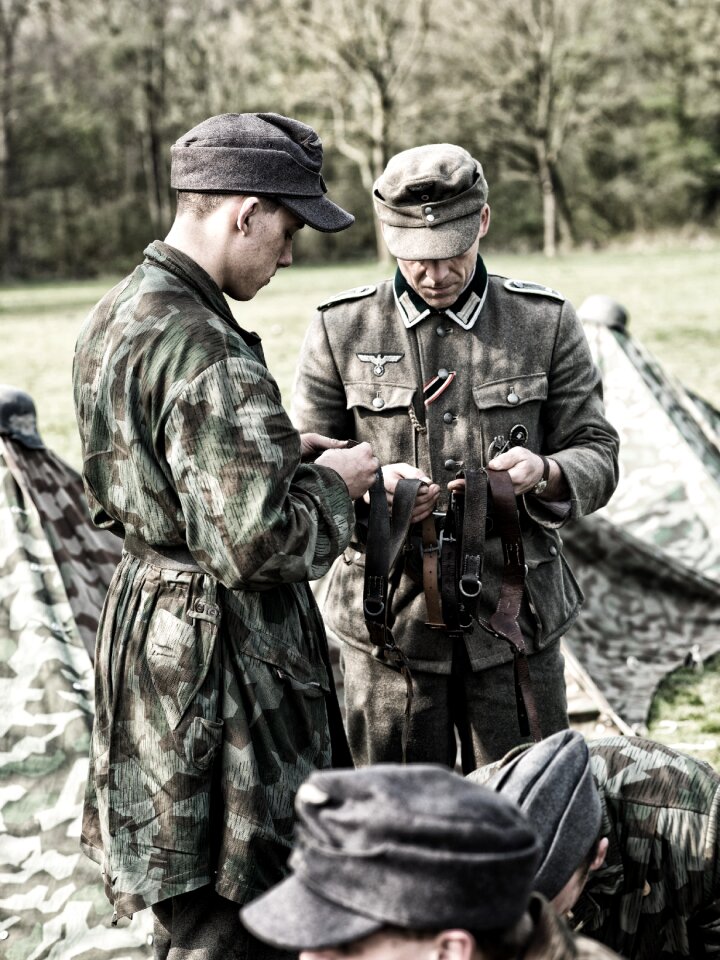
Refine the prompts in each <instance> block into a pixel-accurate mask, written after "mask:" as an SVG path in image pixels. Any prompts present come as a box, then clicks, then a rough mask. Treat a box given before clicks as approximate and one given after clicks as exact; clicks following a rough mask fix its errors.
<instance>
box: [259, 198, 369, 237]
mask: <svg viewBox="0 0 720 960" xmlns="http://www.w3.org/2000/svg"><path fill="white" fill-rule="evenodd" d="M278 200H279V201H280V203H282V205H283V206H284V207H287V208H288V210H292V212H293V213H294V214H296V215H297V216H298V217H300V219H301V220H302V222H303V223H306V224H307V225H308V226H309V227H312V228H313V230H320V231H321V232H322V233H338V232H339V231H340V230H347V228H348V227H351V226H352V225H353V223H355V217H354V216H353V215H352V214H351V213H348V212H347V210H343V208H342V207H339V206H338V205H337V204H336V203H333V202H332V200H328V198H327V197H325V196H320V197H285V196H279V197H278Z"/></svg>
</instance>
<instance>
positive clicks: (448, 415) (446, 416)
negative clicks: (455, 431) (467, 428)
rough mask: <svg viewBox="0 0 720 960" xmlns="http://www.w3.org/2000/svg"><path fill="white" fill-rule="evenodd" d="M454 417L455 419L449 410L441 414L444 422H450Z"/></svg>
mask: <svg viewBox="0 0 720 960" xmlns="http://www.w3.org/2000/svg"><path fill="white" fill-rule="evenodd" d="M454 419H455V417H454V415H453V414H452V413H450V411H449V410H448V412H447V413H444V414H443V420H444V421H445V423H452V422H453V420H454Z"/></svg>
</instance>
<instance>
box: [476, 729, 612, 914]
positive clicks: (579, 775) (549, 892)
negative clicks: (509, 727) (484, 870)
mask: <svg viewBox="0 0 720 960" xmlns="http://www.w3.org/2000/svg"><path fill="white" fill-rule="evenodd" d="M471 776H472V774H471ZM487 785H488V787H490V788H491V789H493V790H497V791H498V792H499V793H502V794H504V795H505V796H506V797H508V798H509V799H510V800H513V801H514V802H515V803H516V804H517V805H518V806H519V807H520V809H521V810H522V811H523V813H525V814H527V817H528V820H529V821H530V822H531V823H532V825H533V826H534V827H535V828H536V829H537V831H538V833H539V834H540V841H541V843H542V857H541V860H540V865H539V866H538V869H537V875H536V877H535V885H534V887H533V889H534V890H537V891H538V892H539V893H542V894H543V896H545V897H547V898H548V900H552V898H553V897H555V896H557V894H558V893H559V892H560V891H561V890H562V888H563V887H564V886H565V884H566V883H567V882H568V880H569V879H570V877H571V876H572V875H573V873H574V872H575V870H577V868H578V867H579V866H580V864H581V863H582V861H583V857H584V856H585V855H586V854H587V853H588V851H589V850H590V848H591V847H592V845H593V844H594V843H595V842H596V840H597V839H598V832H599V830H600V822H601V816H602V811H601V805H600V793H599V791H598V788H597V786H596V785H595V781H594V780H593V775H592V769H591V766H590V751H589V750H588V745H587V743H586V742H585V740H584V738H583V736H582V734H580V733H578V732H577V731H576V730H561V731H560V732H559V733H555V734H553V735H552V736H551V737H547V738H546V739H545V740H541V741H540V743H537V744H535V745H534V746H532V747H530V748H529V749H527V750H523V751H522V752H518V754H517V756H515V757H513V759H511V760H510V761H509V762H508V763H507V764H504V765H503V766H502V767H501V769H500V770H499V772H498V773H496V774H495V776H493V777H492V778H491V779H490V780H488V781H487Z"/></svg>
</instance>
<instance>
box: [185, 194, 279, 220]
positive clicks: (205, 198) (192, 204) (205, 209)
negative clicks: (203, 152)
mask: <svg viewBox="0 0 720 960" xmlns="http://www.w3.org/2000/svg"><path fill="white" fill-rule="evenodd" d="M231 196H237V194H232V193H216V192H210V191H205V192H202V193H201V192H199V191H195V190H178V191H177V213H178V215H180V216H181V215H184V214H190V215H191V216H193V217H194V218H195V219H196V220H204V219H205V218H206V217H209V216H210V214H211V213H214V211H215V210H217V208H218V207H219V206H221V205H222V204H223V203H224V202H225V200H227V198H228V197H231ZM260 200H261V201H262V205H263V207H264V209H265V210H267V211H268V212H270V213H273V212H274V211H275V210H277V208H278V207H279V206H280V201H279V200H277V199H276V198H275V197H270V196H261V197H260Z"/></svg>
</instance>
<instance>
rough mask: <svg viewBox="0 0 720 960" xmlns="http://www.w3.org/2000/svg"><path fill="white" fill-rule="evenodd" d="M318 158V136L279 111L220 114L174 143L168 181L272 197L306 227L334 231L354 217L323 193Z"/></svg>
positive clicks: (320, 158) (211, 190) (198, 188)
mask: <svg viewBox="0 0 720 960" xmlns="http://www.w3.org/2000/svg"><path fill="white" fill-rule="evenodd" d="M322 161H323V148H322V141H321V140H320V137H319V136H318V135H317V133H316V132H315V131H314V130H313V128H312V127H308V126H307V124H304V123H301V122H300V121H299V120H293V119H292V118H291V117H283V116H281V115H280V114H278V113H223V114H220V115H218V116H216V117H210V118H209V119H208V120H203V122H202V123H199V124H198V125H197V126H196V127H193V128H192V130H189V131H188V132H187V133H186V134H184V135H183V136H182V137H180V139H179V140H177V141H176V143H175V144H174V145H173V147H172V165H171V172H170V185H171V186H172V187H173V188H174V189H176V190H190V191H194V192H199V193H206V192H207V193H246V194H250V193H253V194H261V195H262V194H264V195H266V196H268V195H269V196H273V197H275V198H276V199H278V200H279V201H280V202H281V203H282V204H283V206H285V207H287V208H288V209H289V210H292V212H293V213H295V214H296V215H297V216H298V217H300V219H301V220H302V221H303V223H306V224H307V225H308V226H309V227H313V228H314V229H315V230H321V231H323V232H324V233H336V232H337V231H338V230H344V229H345V228H346V227H349V226H350V225H351V224H352V223H353V222H354V220H355V218H354V217H353V216H352V214H350V213H348V212H347V210H343V208H342V207H339V206H338V205H337V204H335V203H333V202H332V201H331V200H329V199H328V198H327V197H326V196H325V194H326V193H327V187H326V186H325V181H324V180H323V178H322V175H321V172H320V171H321V168H322Z"/></svg>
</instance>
